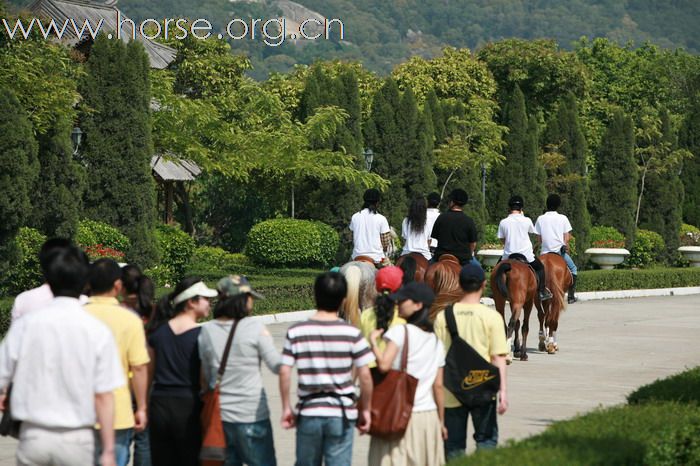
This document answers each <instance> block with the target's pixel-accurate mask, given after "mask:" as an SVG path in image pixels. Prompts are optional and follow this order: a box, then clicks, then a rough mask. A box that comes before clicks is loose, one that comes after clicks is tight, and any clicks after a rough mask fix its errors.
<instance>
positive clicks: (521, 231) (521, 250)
mask: <svg viewBox="0 0 700 466" xmlns="http://www.w3.org/2000/svg"><path fill="white" fill-rule="evenodd" d="M524 204H525V202H524V201H523V198H522V197H520V196H513V197H511V198H510V200H509V201H508V208H509V209H510V215H508V217H506V218H504V219H503V220H501V223H499V225H498V238H499V239H500V240H501V242H502V243H503V257H502V259H503V260H505V259H508V258H509V256H510V255H511V254H522V255H523V256H525V259H526V260H527V261H528V262H529V263H530V266H531V267H532V268H533V269H534V270H535V273H536V274H537V277H538V281H539V283H538V285H539V290H538V291H539V295H540V301H546V300H548V299H551V298H552V293H551V292H550V291H549V290H548V289H547V287H546V286H545V285H546V282H545V271H544V265H543V264H542V262H540V260H539V259H538V258H537V257H535V254H534V253H533V250H532V242H531V241H530V236H529V235H530V234H531V233H532V234H535V233H536V232H535V227H534V225H533V224H532V220H530V218H528V217H526V216H525V215H523V205H524Z"/></svg>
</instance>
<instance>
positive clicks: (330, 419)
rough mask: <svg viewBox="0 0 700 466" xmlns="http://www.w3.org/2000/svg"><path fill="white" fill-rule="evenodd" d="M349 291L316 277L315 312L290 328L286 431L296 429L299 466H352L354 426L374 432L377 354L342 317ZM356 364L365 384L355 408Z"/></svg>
mask: <svg viewBox="0 0 700 466" xmlns="http://www.w3.org/2000/svg"><path fill="white" fill-rule="evenodd" d="M346 291H347V283H346V281H345V277H343V276H342V275H341V274H340V273H337V272H326V273H324V274H321V275H319V276H318V277H317V278H316V282H315V284H314V294H315V297H316V309H317V311H316V313H315V314H314V315H313V316H312V317H311V318H310V319H309V320H307V321H304V322H299V323H296V324H294V325H292V326H291V327H289V330H287V336H286V339H285V342H284V350H283V351H282V366H281V368H280V395H281V398H282V427H283V428H285V429H291V428H293V427H295V426H296V428H297V437H296V457H297V459H296V466H307V465H308V466H321V464H322V463H323V464H325V465H327V466H350V464H351V463H352V441H353V424H356V425H357V428H358V429H359V430H360V433H361V434H364V433H367V432H369V427H370V404H371V400H372V377H371V375H370V370H369V367H368V364H369V363H371V362H373V361H374V354H373V353H372V351H371V350H370V349H369V346H368V345H367V341H366V340H365V339H364V338H363V337H362V334H361V333H360V330H359V329H358V328H356V327H354V326H352V325H350V324H348V323H347V322H345V321H343V320H341V319H339V318H338V309H339V308H340V305H341V303H342V302H343V299H344V298H345V294H346ZM295 365H296V366H297V375H298V387H297V389H298V395H299V402H298V403H297V406H296V414H295V413H294V410H292V407H291V405H290V403H289V387H290V384H291V371H292V367H293V366H295ZM353 366H354V367H355V370H356V374H357V376H358V379H359V382H360V397H359V398H360V399H359V404H358V405H356V396H355V385H354V383H353Z"/></svg>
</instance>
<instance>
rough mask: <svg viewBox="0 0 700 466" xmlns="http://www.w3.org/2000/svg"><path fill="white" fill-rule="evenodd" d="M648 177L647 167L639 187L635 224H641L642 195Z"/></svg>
mask: <svg viewBox="0 0 700 466" xmlns="http://www.w3.org/2000/svg"><path fill="white" fill-rule="evenodd" d="M646 177H647V167H644V171H643V172H642V185H641V187H640V188H639V199H637V216H636V217H635V218H634V226H635V227H636V226H639V211H640V210H641V209H642V196H644V182H645V180H646Z"/></svg>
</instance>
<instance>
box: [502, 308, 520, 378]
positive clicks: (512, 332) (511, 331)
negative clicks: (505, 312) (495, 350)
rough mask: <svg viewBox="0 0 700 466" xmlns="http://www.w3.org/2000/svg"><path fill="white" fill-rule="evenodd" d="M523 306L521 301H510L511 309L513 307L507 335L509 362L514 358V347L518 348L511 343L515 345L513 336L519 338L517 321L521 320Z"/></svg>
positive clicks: (507, 358)
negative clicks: (516, 326) (516, 329)
mask: <svg viewBox="0 0 700 466" xmlns="http://www.w3.org/2000/svg"><path fill="white" fill-rule="evenodd" d="M522 308H523V305H522V304H521V303H519V302H517V301H516V302H514V301H513V300H511V302H510V309H511V313H510V322H508V331H507V333H506V337H507V339H508V340H507V342H508V348H509V353H508V356H507V357H506V362H508V360H510V361H512V360H513V349H512V348H513V347H516V348H517V346H511V345H513V338H517V333H515V325H516V323H518V324H519V322H518V321H519V320H520V311H521V310H522ZM509 364H510V363H509Z"/></svg>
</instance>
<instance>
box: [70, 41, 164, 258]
mask: <svg viewBox="0 0 700 466" xmlns="http://www.w3.org/2000/svg"><path fill="white" fill-rule="evenodd" d="M149 66H150V65H149V61H148V56H147V55H146V52H145V51H144V49H143V46H142V45H141V44H140V43H139V42H130V43H129V44H128V45H125V44H124V43H123V42H121V41H114V40H109V39H107V38H106V37H105V36H104V35H102V34H101V35H100V36H99V37H98V38H97V40H96V41H95V44H94V45H93V47H92V50H91V53H90V58H89V59H88V61H87V63H86V65H85V67H86V70H87V74H86V76H85V79H83V81H82V82H81V85H80V92H81V94H82V95H83V97H84V100H83V102H82V103H81V110H82V116H81V128H82V130H83V131H84V133H85V135H84V138H85V141H84V143H83V145H82V146H81V147H82V149H81V155H82V157H83V158H84V162H85V163H86V165H87V171H88V173H90V176H89V177H88V185H87V189H86V191H85V199H84V201H85V213H86V215H87V216H88V217H89V218H92V219H95V220H100V221H104V222H107V223H109V224H111V225H115V226H117V227H118V228H119V229H120V230H121V231H123V232H124V234H126V235H127V236H128V237H129V239H130V240H131V248H130V249H129V250H128V251H127V255H128V256H129V257H130V258H134V259H137V260H138V261H139V263H140V264H141V265H142V266H148V265H150V264H152V263H153V262H154V261H155V259H156V257H157V251H156V244H155V239H154V237H153V229H154V227H155V223H156V211H155V186H154V182H153V176H152V174H151V167H150V161H151V156H152V155H153V149H152V147H153V146H152V143H151V123H150V116H149V115H150V101H151V93H150V85H149V79H148V73H149Z"/></svg>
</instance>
